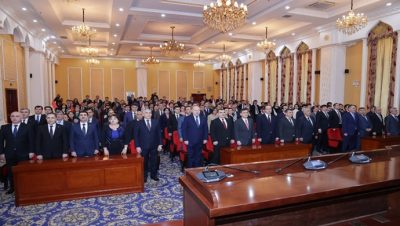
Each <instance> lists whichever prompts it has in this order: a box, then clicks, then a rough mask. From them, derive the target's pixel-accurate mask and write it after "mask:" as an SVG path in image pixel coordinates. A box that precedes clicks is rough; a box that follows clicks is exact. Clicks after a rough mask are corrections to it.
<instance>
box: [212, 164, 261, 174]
mask: <svg viewBox="0 0 400 226" xmlns="http://www.w3.org/2000/svg"><path fill="white" fill-rule="evenodd" d="M209 166H221V167H223V168H226V169H233V170H237V171H242V172H246V173H252V174H259V173H260V171H258V170H245V169H240V168H236V167H233V166H225V165H218V164H215V163H210V164H208V165H207V166H206V169H205V170H208V167H209Z"/></svg>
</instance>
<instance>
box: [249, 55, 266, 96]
mask: <svg viewBox="0 0 400 226" xmlns="http://www.w3.org/2000/svg"><path fill="white" fill-rule="evenodd" d="M262 66H263V63H262V62H259V61H255V62H250V63H249V87H250V86H251V88H250V89H249V90H250V96H249V100H250V101H251V102H252V101H253V100H257V101H258V102H259V103H260V102H261V96H262V83H261V82H260V78H261V76H262Z"/></svg>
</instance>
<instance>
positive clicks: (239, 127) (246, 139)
mask: <svg viewBox="0 0 400 226" xmlns="http://www.w3.org/2000/svg"><path fill="white" fill-rule="evenodd" d="M247 120H248V122H249V128H247V126H246V123H245V122H244V119H243V118H241V119H238V120H236V121H235V133H234V134H235V140H236V141H240V143H242V145H243V146H246V145H251V143H252V139H254V138H255V137H254V124H253V119H252V118H251V117H248V118H247Z"/></svg>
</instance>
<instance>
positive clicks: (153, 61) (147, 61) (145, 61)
mask: <svg viewBox="0 0 400 226" xmlns="http://www.w3.org/2000/svg"><path fill="white" fill-rule="evenodd" d="M142 63H143V64H159V63H160V60H159V59H157V58H155V57H154V56H153V46H151V47H150V56H149V57H147V58H146V59H143V60H142Z"/></svg>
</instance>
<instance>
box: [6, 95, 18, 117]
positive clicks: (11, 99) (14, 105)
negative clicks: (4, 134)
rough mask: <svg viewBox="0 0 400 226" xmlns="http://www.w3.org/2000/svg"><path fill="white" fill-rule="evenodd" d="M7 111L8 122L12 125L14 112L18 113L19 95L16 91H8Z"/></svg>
mask: <svg viewBox="0 0 400 226" xmlns="http://www.w3.org/2000/svg"><path fill="white" fill-rule="evenodd" d="M5 97H6V98H5V99H6V110H7V122H8V123H11V120H10V115H11V113H12V112H14V111H18V93H17V90H16V89H6V95H5Z"/></svg>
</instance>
